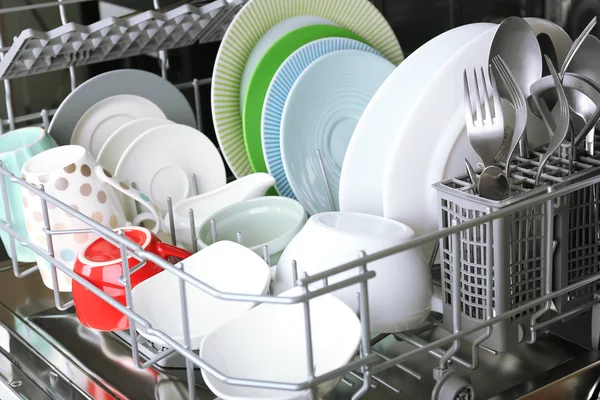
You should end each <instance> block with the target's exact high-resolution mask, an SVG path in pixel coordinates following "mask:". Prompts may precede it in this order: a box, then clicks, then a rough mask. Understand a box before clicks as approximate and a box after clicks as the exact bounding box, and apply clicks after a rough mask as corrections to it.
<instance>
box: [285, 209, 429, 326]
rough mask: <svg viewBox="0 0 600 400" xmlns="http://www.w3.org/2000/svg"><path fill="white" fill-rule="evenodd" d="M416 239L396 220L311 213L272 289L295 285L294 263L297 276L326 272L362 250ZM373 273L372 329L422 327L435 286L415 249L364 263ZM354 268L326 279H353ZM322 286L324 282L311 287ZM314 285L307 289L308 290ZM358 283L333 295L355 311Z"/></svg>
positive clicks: (424, 262)
mask: <svg viewBox="0 0 600 400" xmlns="http://www.w3.org/2000/svg"><path fill="white" fill-rule="evenodd" d="M413 237H414V232H413V230H412V229H411V228H410V227H408V226H406V225H404V224H402V223H400V222H397V221H394V220H391V219H387V218H383V217H378V216H375V215H369V214H359V213H348V212H328V213H321V214H316V215H313V216H312V217H311V218H310V219H309V220H308V222H307V223H306V225H305V226H304V228H303V229H302V231H300V233H299V234H298V235H296V237H295V238H294V239H293V240H292V241H291V242H290V244H289V245H288V247H287V248H286V250H285V251H284V252H283V254H282V255H281V258H280V260H279V263H278V265H277V269H276V272H275V277H274V282H273V291H274V293H275V294H277V293H281V292H283V291H285V290H287V289H289V288H291V287H293V286H294V282H293V278H292V268H291V265H292V261H293V260H295V261H296V262H297V269H298V276H299V277H301V274H302V272H307V273H308V274H309V275H314V274H316V273H319V272H322V271H326V270H328V269H331V268H333V267H336V266H338V265H340V264H343V263H346V262H349V261H352V260H355V259H356V258H357V257H358V255H359V252H360V251H365V252H366V253H367V254H371V253H374V252H376V251H379V250H383V249H386V248H389V247H392V246H395V245H398V244H400V243H403V242H406V241H408V240H410V239H412V238H413ZM367 267H368V269H369V270H373V271H375V273H376V274H377V275H376V276H375V278H373V279H371V280H369V305H370V317H371V330H372V331H374V332H381V333H387V332H400V331H405V330H410V329H415V328H418V327H420V326H422V325H423V324H424V323H425V322H426V320H427V317H428V315H429V312H430V310H431V300H432V291H433V284H432V280H431V271H430V269H429V267H428V265H427V262H426V261H425V258H424V257H423V254H422V253H421V251H420V250H419V249H411V250H407V251H404V252H402V253H398V254H394V255H392V256H389V257H386V258H384V259H381V260H378V261H374V262H372V263H370V264H368V265H367ZM357 273H358V269H357V268H354V269H352V270H349V271H346V272H345V273H343V274H338V275H335V276H333V277H331V278H330V279H329V283H330V284H331V283H335V282H339V281H340V280H342V279H347V278H348V277H351V276H354V275H356V274H357ZM313 285H314V287H321V286H322V283H320V282H318V283H314V284H313ZM312 287H313V286H312V285H311V288H312ZM358 291H359V289H358V284H355V285H352V286H350V287H347V288H344V289H341V290H337V291H335V292H333V293H332V294H333V295H334V296H336V297H338V298H339V299H340V300H342V301H343V302H344V303H346V304H347V305H348V306H350V307H351V308H352V309H353V310H355V311H357V310H358V302H357V297H356V293H357V292H358Z"/></svg>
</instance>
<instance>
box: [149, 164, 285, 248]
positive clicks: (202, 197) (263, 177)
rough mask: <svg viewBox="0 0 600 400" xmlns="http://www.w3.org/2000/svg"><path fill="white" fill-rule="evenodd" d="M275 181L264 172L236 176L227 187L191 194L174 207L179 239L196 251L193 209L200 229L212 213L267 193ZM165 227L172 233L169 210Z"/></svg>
mask: <svg viewBox="0 0 600 400" xmlns="http://www.w3.org/2000/svg"><path fill="white" fill-rule="evenodd" d="M274 184H275V179H273V177H272V176H271V175H269V174H265V173H262V172H259V173H256V174H251V175H247V176H244V177H243V178H240V179H236V180H235V181H233V182H230V183H228V184H227V185H225V186H222V187H220V188H217V189H215V190H212V191H210V192H207V193H202V194H199V195H197V196H193V197H189V198H187V199H185V200H183V201H181V202H179V203H177V204H175V205H174V206H173V216H174V217H173V219H174V220H175V233H176V235H177V241H178V242H180V243H181V244H182V245H183V246H184V247H185V248H187V249H188V250H192V235H191V230H190V216H189V210H190V209H192V210H193V211H194V225H195V229H196V231H197V230H198V229H200V226H201V225H202V223H203V222H204V220H205V219H206V217H208V216H209V215H211V214H213V213H215V212H217V211H219V210H221V209H222V208H224V207H227V206H228V205H230V204H234V203H237V202H240V201H243V200H247V199H252V198H255V197H259V196H264V195H265V193H266V192H267V190H269V188H270V187H271V186H273V185H274ZM161 230H162V231H164V232H166V233H171V227H170V218H169V213H167V214H166V215H165V217H164V218H163V221H162V223H161Z"/></svg>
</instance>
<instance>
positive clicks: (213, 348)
mask: <svg viewBox="0 0 600 400" xmlns="http://www.w3.org/2000/svg"><path fill="white" fill-rule="evenodd" d="M300 294H301V289H300V288H299V287H296V288H293V289H291V290H289V291H287V292H285V293H282V294H281V295H280V297H284V296H285V297H294V296H298V295H300ZM309 304H310V322H311V329H312V345H313V362H314V366H315V370H314V371H315V375H316V376H319V375H323V374H325V373H327V372H329V371H333V370H334V369H337V368H340V367H342V366H344V365H345V364H346V363H348V362H349V361H350V360H351V359H352V357H354V355H355V354H356V350H357V349H358V344H359V342H360V321H359V320H358V317H357V316H356V315H355V314H354V312H353V311H352V310H351V309H350V308H348V307H347V306H346V305H345V304H344V303H342V302H341V301H340V300H338V299H336V298H335V297H333V296H332V295H329V294H327V295H323V296H319V297H316V298H314V299H312V300H310V301H309ZM240 333H242V334H241V335H240ZM200 358H202V359H203V360H204V361H206V362H207V363H209V364H210V365H212V366H213V367H214V368H215V369H216V370H217V371H219V372H221V373H223V374H225V375H227V376H229V377H232V378H240V379H255V380H262V381H273V382H288V383H302V382H304V381H306V379H307V376H306V348H305V330H304V313H303V306H302V303H298V304H292V305H290V304H271V303H263V304H261V305H259V306H257V307H256V308H254V309H253V310H250V311H249V312H247V313H245V314H244V315H242V316H240V317H239V318H236V319H234V320H232V321H230V322H229V323H227V324H225V325H223V326H222V327H220V328H219V329H216V330H214V331H213V332H211V333H209V334H208V335H206V337H205V338H204V340H203V341H202V345H201V347H200ZM202 377H203V378H204V381H205V382H206V384H207V385H208V387H209V388H210V389H211V390H212V391H213V392H214V393H215V394H216V395H217V396H219V397H220V398H222V399H224V400H234V399H235V400H241V399H278V400H291V399H294V400H299V399H308V398H310V396H309V393H308V391H306V390H303V391H285V390H275V389H261V388H253V387H245V386H235V385H229V384H227V383H225V382H222V381H220V380H219V379H217V378H215V377H213V376H212V375H210V374H209V373H208V372H206V371H205V370H202ZM340 379H341V378H336V379H333V380H330V381H326V382H324V383H322V384H320V385H319V386H318V387H317V398H319V399H322V398H323V397H324V396H325V395H326V394H327V393H328V392H329V391H330V390H332V389H333V388H334V387H335V385H336V384H337V383H338V382H339V381H340Z"/></svg>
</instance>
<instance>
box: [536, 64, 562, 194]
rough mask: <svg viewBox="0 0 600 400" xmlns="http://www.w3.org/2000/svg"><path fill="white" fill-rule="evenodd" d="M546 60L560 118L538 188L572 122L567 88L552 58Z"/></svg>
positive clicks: (537, 176) (545, 156)
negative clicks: (550, 160) (546, 167)
mask: <svg viewBox="0 0 600 400" xmlns="http://www.w3.org/2000/svg"><path fill="white" fill-rule="evenodd" d="M544 58H545V59H546V63H547V64H548V68H549V69H550V74H551V75H552V79H553V80H554V85H555V86H556V91H557V93H558V107H559V116H558V118H557V119H556V121H555V122H556V127H555V128H554V133H553V135H552V138H551V139H550V143H549V144H548V148H547V149H546V152H545V153H544V155H543V157H542V159H541V161H540V165H539V167H538V171H537V174H536V176H535V184H534V185H535V186H537V185H538V184H539V181H540V176H541V175H542V170H543V169H544V166H545V165H546V163H547V162H548V159H549V158H550V157H551V156H552V154H554V152H555V151H556V150H558V148H559V147H560V145H561V143H562V142H563V141H564V140H565V137H566V136H567V132H568V131H569V122H570V114H569V103H568V102H567V95H566V94H565V88H564V87H563V85H562V83H561V79H560V77H559V76H558V73H557V72H556V68H554V65H552V61H550V58H548V56H544ZM533 100H534V101H535V103H536V104H535V105H536V106H537V107H538V109H539V106H540V101H541V100H540V99H539V97H537V96H534V97H533ZM542 117H544V119H546V118H545V115H544V114H542ZM544 122H545V123H546V125H547V126H548V121H544Z"/></svg>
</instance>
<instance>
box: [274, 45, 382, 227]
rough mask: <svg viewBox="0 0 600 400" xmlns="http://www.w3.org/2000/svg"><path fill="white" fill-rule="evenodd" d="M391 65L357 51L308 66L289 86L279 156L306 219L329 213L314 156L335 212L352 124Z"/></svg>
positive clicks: (352, 128) (375, 56) (354, 124)
mask: <svg viewBox="0 0 600 400" xmlns="http://www.w3.org/2000/svg"><path fill="white" fill-rule="evenodd" d="M393 70H394V64H392V63H391V62H389V61H387V60H386V59H384V58H382V57H379V56H377V55H375V54H371V53H367V52H365V51H359V50H340V51H336V52H333V53H330V54H327V55H324V56H323V57H320V58H319V59H318V60H316V61H315V62H313V63H312V64H311V65H310V66H309V67H308V68H306V69H305V70H304V72H302V74H301V75H300V76H299V77H298V79H297V80H296V83H294V86H293V87H292V89H291V90H290V94H289V96H288V98H287V100H286V103H285V107H284V109H283V116H282V123H281V153H282V158H283V166H284V168H285V173H286V175H287V177H288V180H289V182H290V185H291V187H292V190H293V191H294V194H295V195H296V198H297V199H298V201H300V203H302V205H303V206H304V208H306V211H307V212H308V213H309V214H311V215H312V214H316V213H318V212H323V211H334V210H331V205H330V201H329V193H328V188H327V186H326V184H325V181H324V179H323V174H322V172H321V165H320V161H319V158H318V157H317V153H316V151H317V150H320V152H321V155H322V161H323V167H324V169H325V174H326V176H327V181H328V184H329V191H330V193H331V195H332V197H333V203H334V208H335V210H338V209H339V204H338V193H339V181H340V171H341V169H342V163H343V161H344V156H345V154H346V148H347V147H348V142H349V141H350V138H351V137H352V133H353V132H354V128H355V127H356V123H357V122H358V120H359V118H360V116H361V115H362V113H363V111H364V110H365V107H366V106H367V104H369V101H370V100H371V98H372V97H373V95H374V94H375V92H377V89H379V87H380V86H381V84H382V83H383V81H385V79H386V78H387V77H388V76H389V75H390V74H391V73H392V71H393Z"/></svg>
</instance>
